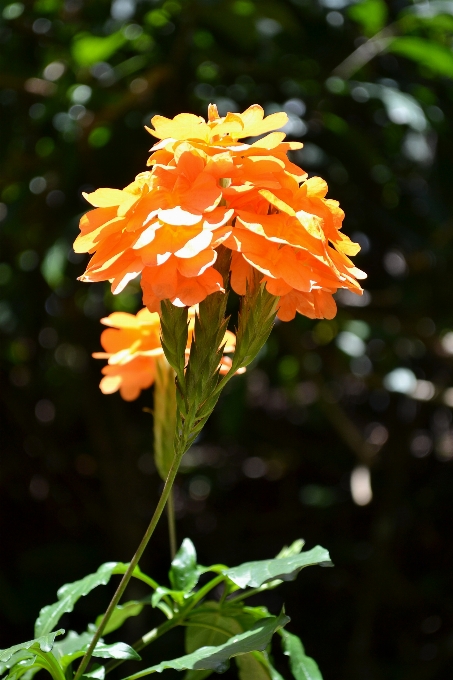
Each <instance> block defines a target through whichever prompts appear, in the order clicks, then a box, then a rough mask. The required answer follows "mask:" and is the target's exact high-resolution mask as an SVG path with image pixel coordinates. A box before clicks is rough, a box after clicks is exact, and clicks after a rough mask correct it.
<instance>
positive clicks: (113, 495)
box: [0, 0, 453, 680]
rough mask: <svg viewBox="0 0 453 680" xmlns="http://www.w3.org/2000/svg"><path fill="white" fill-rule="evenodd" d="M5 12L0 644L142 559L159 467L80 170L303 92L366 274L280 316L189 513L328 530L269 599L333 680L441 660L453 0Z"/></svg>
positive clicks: (221, 432)
mask: <svg viewBox="0 0 453 680" xmlns="http://www.w3.org/2000/svg"><path fill="white" fill-rule="evenodd" d="M1 17H2V18H1V24H0V42H1V51H0V63H1V72H0V88H1V89H0V107H1V121H2V123H1V130H0V135H1V139H2V142H1V147H0V155H1V162H2V171H1V187H0V201H1V202H0V343H1V345H0V346H1V366H0V381H1V382H0V399H1V411H0V428H1V449H0V456H1V458H0V462H1V465H0V546H1V548H0V550H1V562H0V631H1V632H0V647H3V648H4V647H7V646H9V645H10V644H13V643H15V642H18V641H19V640H23V639H25V640H26V639H30V638H31V637H32V624H33V621H34V619H35V617H36V615H37V613H38V610H39V608H40V607H42V606H43V605H44V604H47V603H49V602H52V601H54V600H55V594H56V590H57V588H58V587H59V586H60V585H62V584H63V583H65V582H67V581H71V580H75V579H78V578H81V577H82V576H83V575H85V574H86V573H88V572H90V571H94V570H95V569H97V567H98V566H99V564H100V563H101V562H103V561H107V560H125V561H127V560H128V559H130V557H131V555H132V553H133V551H134V549H135V547H136V545H137V544H138V541H139V539H140V537H141V535H142V533H143V531H144V529H145V526H146V524H147V522H148V520H149V518H150V516H151V513H152V511H153V508H154V507H155V504H156V500H157V497H158V492H159V489H160V482H159V478H158V475H157V474H156V472H155V469H154V466H153V459H152V438H151V433H152V416H151V415H150V414H149V413H147V412H146V411H144V410H143V408H145V407H148V408H150V407H151V408H152V391H151V390H149V391H147V392H145V393H144V394H143V395H142V397H141V398H140V399H139V400H138V401H137V402H134V403H131V404H128V403H125V402H123V401H122V400H121V398H120V397H119V396H118V395H112V396H108V397H106V396H102V395H101V393H100V391H99V389H98V383H99V380H100V368H101V365H100V362H96V361H95V360H93V359H91V353H92V352H93V351H97V350H99V349H100V344H99V335H100V330H101V327H100V324H99V320H100V318H101V317H103V316H105V315H106V314H108V313H110V312H111V311H113V310H125V311H130V312H136V311H137V310H138V309H140V307H141V300H140V293H139V285H138V284H137V283H132V284H130V285H129V286H128V288H127V289H126V290H125V291H124V292H123V293H121V294H120V295H118V296H117V297H113V296H112V295H111V293H110V292H109V287H108V284H106V285H104V284H90V285H88V284H82V283H80V282H78V281H77V280H76V279H77V276H80V275H81V274H82V272H83V270H84V267H85V262H86V258H85V256H81V255H75V254H74V252H73V251H72V248H71V244H72V242H73V240H74V238H75V237H76V235H77V233H78V227H77V225H78V220H79V218H80V216H81V214H82V213H83V212H84V211H85V210H87V208H88V206H87V204H86V203H85V202H84V200H83V199H82V197H81V192H82V191H89V190H91V189H94V188H95V187H102V186H109V187H117V188H121V187H123V186H125V185H126V184H128V183H129V182H130V181H131V180H132V179H133V177H134V176H135V175H136V174H138V173H139V172H141V171H143V170H144V169H145V164H146V160H147V157H148V149H149V147H150V146H151V143H152V138H150V136H149V135H148V133H147V132H146V131H145V130H144V127H143V126H144V125H145V124H148V123H149V120H150V118H151V116H152V115H154V114H155V113H160V114H164V115H166V116H173V115H175V114H177V113H179V112H182V111H190V112H193V113H197V114H200V115H203V116H205V115H206V112H207V105H208V103H209V102H215V103H217V105H218V107H219V110H220V112H221V114H225V113H226V112H227V111H242V110H244V109H245V108H246V107H248V106H249V105H250V104H253V103H259V104H261V105H262V106H264V108H265V111H266V113H272V112H274V111H278V110H285V111H286V112H287V113H288V116H289V123H288V124H287V125H286V128H285V131H286V132H287V134H288V137H289V139H296V140H302V141H303V143H304V148H303V150H301V151H299V152H296V153H295V154H294V159H295V161H296V162H297V163H298V164H300V165H301V166H302V167H303V168H305V169H306V170H307V172H308V173H309V174H310V175H315V174H320V175H321V176H322V177H324V178H325V179H327V181H328V183H329V188H330V189H329V197H331V198H335V199H338V200H339V201H340V203H341V206H342V207H343V208H344V210H345V212H346V220H345V226H344V230H345V231H346V233H348V235H350V236H351V237H352V239H353V240H356V241H359V242H360V244H361V246H362V251H361V254H359V255H358V256H357V258H355V259H356V262H357V265H358V266H359V267H360V268H362V269H364V270H365V271H367V272H368V275H369V278H368V281H367V282H366V292H365V294H364V295H363V297H362V298H357V297H356V296H353V295H349V294H347V293H341V292H340V293H339V294H338V295H337V301H338V305H339V311H338V315H337V317H336V318H335V319H334V320H332V321H310V320H309V319H306V318H302V317H298V318H297V319H296V320H295V321H293V322H291V323H280V324H278V325H277V326H276V328H275V331H274V332H273V334H272V336H271V338H270V340H269V342H268V343H267V345H266V347H265V349H264V350H263V352H262V354H261V356H260V358H259V360H258V361H257V362H256V364H255V366H254V367H253V368H252V370H249V371H248V372H247V374H246V375H245V376H241V377H238V378H236V379H235V380H234V381H232V383H230V386H229V388H228V391H227V390H225V393H224V395H223V396H222V398H221V402H220V403H219V405H218V407H217V409H216V412H215V414H214V415H213V416H212V418H211V420H210V422H209V424H208V426H207V427H206V429H205V431H204V432H203V434H202V436H201V437H200V439H199V441H198V442H197V443H196V445H195V446H194V447H193V448H192V449H191V450H190V451H189V453H188V454H187V455H186V457H185V460H184V463H183V470H182V473H181V475H180V477H179V481H178V484H177V494H176V509H177V517H178V534H179V538H180V539H182V538H183V537H184V536H190V537H191V538H192V540H193V541H194V542H195V544H196V546H197V549H198V553H199V559H200V561H201V562H202V563H205V564H208V563H214V562H224V563H227V564H230V565H235V564H239V563H240V562H241V561H244V560H251V559H261V558H266V557H270V556H272V555H275V554H276V553H277V552H278V551H279V550H280V548H281V547H282V546H283V545H284V544H288V543H290V542H292V541H293V540H294V539H296V538H298V537H303V538H305V539H306V541H307V546H308V547H309V548H310V547H312V546H313V545H315V544H317V543H319V544H321V545H323V546H325V547H326V548H328V549H329V551H330V552H331V555H332V558H333V561H334V563H335V565H336V566H335V568H334V569H329V570H324V569H311V570H306V571H304V572H302V574H301V575H300V576H299V578H298V580H297V582H296V583H293V584H286V585H284V586H283V587H282V588H280V589H279V590H278V591H275V592H274V593H273V594H270V595H269V596H268V600H267V604H268V605H269V606H270V607H271V608H273V610H274V611H275V610H276V609H278V607H279V606H281V604H282V603H283V601H286V603H287V610H288V613H289V614H290V615H291V617H292V623H291V624H290V628H289V630H293V631H294V632H296V633H297V634H299V635H300V636H301V637H302V639H303V641H304V644H305V646H306V650H307V653H309V654H310V655H312V656H314V657H315V658H316V659H317V661H318V663H319V665H320V668H321V670H322V672H323V674H324V678H325V680H346V679H347V680H381V679H382V680H384V679H385V680H393V679H395V680H400V679H401V680H430V679H432V680H443V679H444V678H445V679H447V678H451V674H452V671H453V602H452V598H451V595H452V568H453V536H452V511H453V495H452V488H453V425H452V408H453V370H452V369H453V310H452V293H453V286H452V285H451V275H452V267H453V221H452V216H451V204H452V179H451V175H452V164H451V158H452V157H453V139H452V134H451V126H449V124H448V122H447V121H448V120H449V119H451V116H452V115H453V88H452V78H453V51H452V44H453V41H452V38H453V4H452V3H451V2H450V1H449V0H432V1H431V2H419V3H411V2H409V1H407V0H397V1H395V2H388V3H385V2H383V0H365V1H362V2H356V3H351V2H349V0H259V1H258V0H256V1H253V0H165V1H164V2H161V1H160V0H113V2H110V1H106V0H65V1H64V2H63V1H62V0H36V1H35V2H31V1H30V2H27V3H24V4H22V3H20V2H13V3H12V4H5V3H4V2H3V3H2V7H1ZM168 561H169V550H168V540H167V529H166V526H165V522H161V525H160V526H159V528H158V531H157V534H156V536H155V539H153V543H152V544H151V546H150V548H149V549H148V551H147V553H146V555H145V557H144V559H143V563H142V566H143V568H144V569H145V570H150V571H151V572H152V573H153V575H155V576H156V577H157V578H158V579H165V575H166V571H167V568H168ZM98 591H99V592H98ZM98 591H95V593H93V595H91V596H90V597H88V598H85V600H84V601H83V602H82V601H81V602H80V603H79V604H78V606H77V608H76V612H75V613H74V615H73V616H72V618H71V622H72V623H71V624H70V625H72V626H73V627H76V628H78V630H79V631H81V630H83V629H84V627H85V626H86V624H87V622H88V621H90V620H93V618H94V616H95V615H96V614H98V613H99V609H100V608H101V607H103V606H105V604H106V603H107V598H108V595H109V593H111V591H110V590H109V588H104V589H98ZM101 591H102V592H101ZM157 618H158V617H157V613H156V612H155V611H153V612H151V613H149V621H148V623H149V626H150V627H152V626H153V625H155V621H157ZM131 621H132V623H130V627H129V629H126V633H125V635H126V638H127V641H129V642H132V641H133V640H134V639H135V638H136V637H137V634H139V633H140V631H142V632H143V628H142V625H141V624H140V626H139V628H134V626H137V625H138V624H137V623H136V622H135V620H131ZM64 623H65V626H66V627H67V625H69V624H68V621H65V622H64ZM165 644H166V643H164V642H163V643H162V646H161V648H160V651H159V654H160V658H171V656H170V657H168V656H167V654H172V651H171V649H170V648H169V649H167V648H165V647H164V645H165ZM145 658H148V657H145ZM150 658H151V657H150ZM227 676H228V677H230V675H229V674H227ZM231 677H233V676H232V675H231Z"/></svg>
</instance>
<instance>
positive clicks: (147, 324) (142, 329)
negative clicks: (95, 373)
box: [93, 307, 245, 401]
mask: <svg viewBox="0 0 453 680" xmlns="http://www.w3.org/2000/svg"><path fill="white" fill-rule="evenodd" d="M101 323H103V324H104V325H105V326H110V328H108V329H106V330H105V331H103V332H102V335H101V345H102V346H103V348H104V349H105V352H95V353H94V354H93V357H94V358H95V359H108V364H107V366H104V368H103V369H102V373H103V374H104V377H103V378H102V380H101V383H100V385H99V386H100V388H101V391H102V392H103V393H104V394H112V393H113V392H117V391H118V390H119V391H120V394H121V396H122V397H123V399H125V400H126V401H133V400H134V399H137V397H139V396H140V392H141V391H142V390H145V389H147V388H148V387H150V386H151V385H152V384H153V382H154V378H155V372H156V361H158V360H161V359H162V357H163V356H164V351H163V349H162V345H161V342H160V317H159V315H158V314H157V313H153V312H150V311H149V310H148V309H147V308H146V307H145V308H144V309H141V310H140V311H139V312H138V313H137V314H135V315H134V314H127V313H126V312H113V314H110V316H108V317H106V318H104V319H101ZM194 328H195V308H191V309H189V333H188V340H187V349H186V355H187V356H188V355H189V354H190V345H191V342H192V338H193V335H194ZM223 342H224V343H225V347H224V350H223V351H224V356H223V358H222V362H221V365H220V373H222V374H225V373H227V372H228V370H229V368H230V366H231V359H230V358H229V357H228V356H225V355H226V354H227V353H231V352H234V350H235V347H236V336H235V335H234V333H231V332H230V331H227V332H226V333H225V336H224V339H223ZM244 370H245V369H244ZM238 372H243V371H238Z"/></svg>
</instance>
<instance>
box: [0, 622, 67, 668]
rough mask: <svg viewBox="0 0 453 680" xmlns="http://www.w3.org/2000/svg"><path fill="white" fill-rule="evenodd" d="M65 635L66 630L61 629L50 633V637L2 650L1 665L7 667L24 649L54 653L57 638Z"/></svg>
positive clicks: (41, 637)
mask: <svg viewBox="0 0 453 680" xmlns="http://www.w3.org/2000/svg"><path fill="white" fill-rule="evenodd" d="M63 633H64V630H63V629H62V628H61V629H60V630H57V631H55V632H54V633H49V634H48V635H41V636H40V637H37V638H35V639H34V640H29V641H28V642H22V643H21V644H19V645H14V647H9V648H8V649H2V650H0V663H1V664H5V665H6V664H7V662H8V661H9V660H10V659H11V657H12V656H13V655H14V654H16V653H17V652H21V651H22V650H24V649H26V650H37V649H40V650H41V651H42V652H50V651H52V647H53V645H54V642H55V638H56V637H57V635H63Z"/></svg>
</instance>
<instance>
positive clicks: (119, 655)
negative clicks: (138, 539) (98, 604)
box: [0, 538, 329, 680]
mask: <svg viewBox="0 0 453 680" xmlns="http://www.w3.org/2000/svg"><path fill="white" fill-rule="evenodd" d="M302 544H303V542H301V541H296V542H295V543H294V544H293V545H292V546H290V547H289V548H287V549H286V550H285V551H284V555H287V554H288V552H289V553H292V552H296V555H293V557H292V558H291V557H286V556H278V557H277V558H275V559H273V560H263V561H261V562H253V563H248V564H245V565H240V566H238V567H235V568H233V569H228V568H227V567H225V565H213V566H211V567H202V566H201V565H199V564H198V563H197V554H196V551H195V547H194V545H193V543H192V541H190V539H188V538H186V539H184V541H183V542H182V545H181V547H180V549H179V551H178V552H177V554H176V556H175V557H174V559H173V561H172V563H171V568H170V572H169V581H170V584H171V586H172V589H170V588H167V587H165V586H159V585H158V584H157V583H156V582H155V581H154V579H152V578H151V577H149V576H147V575H146V574H143V573H142V572H141V571H140V570H139V569H138V568H136V573H135V576H136V577H138V578H142V579H143V580H144V581H145V582H146V583H147V584H148V585H150V586H151V587H152V588H153V589H154V591H155V592H154V595H156V594H158V595H159V596H158V597H157V598H155V597H154V595H153V597H152V599H151V603H152V606H153V607H155V606H157V605H158V604H159V602H160V599H161V597H165V599H166V601H167V605H168V607H167V608H166V609H164V612H165V613H166V615H167V621H166V622H164V623H162V624H160V626H159V627H158V628H157V629H154V630H153V631H151V633H152V634H151V635H150V639H149V641H148V642H144V641H145V640H146V638H147V635H146V634H145V635H144V636H143V637H142V638H141V640H139V641H138V643H136V645H135V646H134V647H135V649H134V647H131V646H130V645H127V644H125V643H124V642H114V643H113V644H106V643H105V642H104V640H102V639H101V640H99V642H98V643H97V644H96V647H95V648H94V651H93V656H94V657H97V658H101V659H112V660H116V661H117V662H123V661H140V660H141V657H140V656H139V654H138V653H137V651H136V649H137V648H139V649H142V648H143V647H144V646H145V645H146V644H148V643H149V642H152V641H154V640H155V639H157V637H159V636H160V635H159V629H160V634H163V633H164V632H167V631H168V630H171V629H172V628H174V627H176V626H184V627H185V628H186V650H187V651H188V653H187V654H185V655H184V656H181V657H178V658H176V659H173V660H171V661H162V662H161V663H159V664H157V665H154V666H151V667H149V668H146V669H144V670H141V671H139V672H137V673H134V674H133V675H130V676H128V678H127V680H135V679H138V678H141V677H144V676H146V675H149V674H151V673H161V672H162V671H163V670H165V669H168V668H172V669H175V670H178V671H184V670H185V671H192V672H195V671H202V670H206V671H209V672H212V671H214V672H216V673H222V672H224V671H225V670H226V669H227V668H228V667H229V662H230V659H231V658H232V657H234V658H239V660H238V664H239V671H240V677H243V673H244V672H245V669H248V671H247V672H250V669H251V672H252V673H253V674H254V675H256V672H257V669H258V668H259V669H261V670H260V671H259V672H260V673H264V677H265V678H268V677H271V678H274V679H275V678H277V677H279V674H278V673H277V671H276V670H275V669H273V667H272V666H271V664H270V662H269V659H268V657H267V650H269V649H270V645H271V640H272V636H273V635H274V633H276V632H277V631H278V632H280V633H281V634H283V633H282V630H281V629H283V627H284V626H286V624H287V623H288V622H289V621H290V618H289V617H288V616H287V615H286V614H285V613H284V612H283V611H282V612H281V613H280V614H279V615H278V616H272V615H270V614H269V612H268V611H267V609H266V608H265V607H247V606H244V604H243V602H242V599H243V598H244V597H247V595H248V594H249V593H247V592H244V593H242V595H241V594H239V595H238V594H236V595H234V596H233V597H229V594H230V593H232V592H233V591H235V590H237V589H238V587H239V588H241V589H244V588H246V587H247V586H248V585H254V586H256V589H255V591H254V592H255V593H259V592H260V590H265V589H266V583H267V581H268V577H269V576H271V577H272V578H273V577H274V576H275V575H276V574H278V575H280V576H282V575H283V574H287V573H288V571H289V565H288V560H291V559H293V560H294V558H295V557H298V561H297V564H295V563H294V562H293V563H292V564H291V569H292V570H293V571H292V572H291V574H290V575H291V577H292V578H295V577H296V574H297V572H298V571H299V570H300V568H301V566H300V565H301V557H302V555H303V553H301V554H300V555H299V553H300V550H301V548H302ZM314 551H315V552H316V553H317V557H315V556H314V554H313V552H314ZM314 551H310V552H309V553H306V557H307V559H305V560H304V566H306V565H308V564H311V565H314V564H323V563H324V562H325V561H326V560H329V554H328V553H327V551H326V550H324V549H322V548H315V549H314ZM310 553H311V554H310ZM278 562H281V567H280V569H278V568H277V567H276V563H278ZM250 565H253V567H251V566H250ZM127 566H128V565H124V564H118V563H110V564H105V565H102V566H101V567H100V568H99V569H98V571H97V572H96V573H95V574H91V575H89V576H86V577H85V578H84V579H81V580H80V581H76V582H75V583H69V584H66V585H64V586H62V588H60V590H59V591H58V598H59V599H58V602H57V603H56V604H55V605H49V606H48V607H44V609H43V610H42V611H41V613H40V617H39V619H38V621H37V629H39V630H49V629H50V630H51V629H52V628H53V627H55V625H56V624H57V623H58V620H59V618H60V616H61V615H62V614H63V613H67V612H71V611H72V610H73V608H74V605H75V604H76V602H77V600H78V599H79V598H80V597H82V596H85V595H87V594H88V592H90V590H92V589H93V588H96V587H97V586H99V585H106V584H107V583H108V581H109V579H110V578H111V576H112V575H113V574H121V573H124V572H125V570H126V569H127ZM295 567H296V570H295V571H294V569H295ZM208 572H214V573H217V574H218V575H217V576H215V577H214V578H212V579H211V580H210V581H208V582H207V583H205V584H204V585H203V586H202V587H200V588H198V589H197V588H196V586H197V584H198V579H199V577H200V575H201V574H203V573H208ZM244 572H247V573H253V575H254V578H252V579H248V580H247V579H245V580H244V579H241V578H240V575H241V574H243V573H244ZM249 581H250V583H249ZM279 583H281V581H275V580H273V581H272V585H273V587H275V586H277V585H278V584H279ZM221 584H223V587H224V593H223V596H222V599H221V601H220V602H217V601H215V600H209V599H206V597H207V596H208V595H209V594H210V593H211V592H212V590H213V589H214V588H215V587H218V586H219V585H221ZM261 586H263V587H262V588H261ZM142 609H143V603H139V602H128V603H126V604H124V605H118V607H117V608H116V610H115V612H114V615H113V617H112V618H111V619H110V622H109V624H108V626H107V627H106V628H105V630H104V634H105V635H107V634H109V633H111V632H113V631H115V630H117V629H119V628H121V626H122V625H123V624H124V623H125V621H126V620H127V619H128V618H129V616H137V615H139V614H140V613H141V610H142ZM95 630H96V626H92V625H90V626H88V630H87V631H86V632H85V633H82V634H80V635H79V634H77V633H75V632H74V631H69V632H68V634H67V635H66V637H65V638H64V639H63V640H61V641H59V642H57V643H55V637H56V636H58V635H62V634H64V632H65V631H64V630H58V631H56V632H54V633H50V632H49V633H48V634H47V635H44V636H41V637H38V638H36V639H35V640H31V641H30V642H24V643H22V644H20V645H15V646H14V647H11V648H10V649H6V650H2V651H0V674H1V675H4V676H5V678H7V679H8V680H9V679H12V678H19V677H20V676H21V675H23V674H24V673H30V671H32V670H36V669H39V668H44V669H46V670H47V671H48V672H49V673H50V674H51V675H52V677H53V679H54V680H63V678H66V680H68V678H71V677H72V674H71V672H72V664H73V663H74V661H76V659H78V658H79V657H81V656H83V655H84V653H85V652H86V650H87V648H88V646H89V644H90V642H91V640H92V638H93V635H94V632H95ZM288 635H289V634H288ZM283 641H284V653H285V654H287V655H289V656H290V665H291V670H292V672H293V675H294V677H295V678H296V680H301V678H302V679H303V680H317V679H321V675H320V674H319V671H317V672H318V675H314V674H313V675H307V672H308V671H306V670H305V669H308V670H310V672H311V670H312V669H316V670H317V666H316V664H315V662H314V661H313V660H312V659H307V657H305V653H304V650H303V646H302V643H301V642H300V640H299V639H298V638H297V636H295V635H290V636H289V637H284V638H283ZM301 669H302V670H301ZM108 670H109V668H108V666H105V667H104V666H102V665H96V666H94V668H93V669H92V670H90V671H89V672H88V673H87V674H86V676H88V677H95V678H98V679H102V678H104V677H105V673H106V672H107V671H108ZM302 672H305V673H306V675H301V673H302ZM27 677H29V676H27ZM205 677H206V676H205ZM321 680H322V679H321Z"/></svg>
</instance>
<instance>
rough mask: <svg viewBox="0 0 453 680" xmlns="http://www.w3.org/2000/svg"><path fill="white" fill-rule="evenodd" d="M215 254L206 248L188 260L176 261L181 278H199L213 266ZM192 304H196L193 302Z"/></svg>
mask: <svg viewBox="0 0 453 680" xmlns="http://www.w3.org/2000/svg"><path fill="white" fill-rule="evenodd" d="M216 259H217V252H216V251H215V250H212V249H211V248H208V249H206V250H203V251H202V252H200V253H198V254H197V255H195V257H191V258H190V259H180V260H178V270H179V272H180V273H181V274H182V275H183V276H187V277H193V276H200V275H201V274H203V272H205V271H206V269H207V268H208V267H210V266H212V265H213V264H214V262H215V261H216ZM193 304H196V303H195V302H194V303H193Z"/></svg>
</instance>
